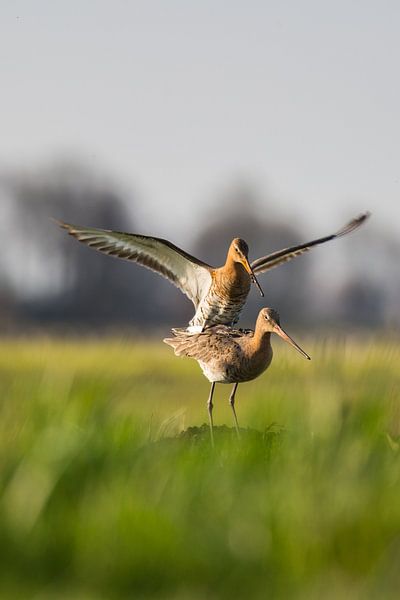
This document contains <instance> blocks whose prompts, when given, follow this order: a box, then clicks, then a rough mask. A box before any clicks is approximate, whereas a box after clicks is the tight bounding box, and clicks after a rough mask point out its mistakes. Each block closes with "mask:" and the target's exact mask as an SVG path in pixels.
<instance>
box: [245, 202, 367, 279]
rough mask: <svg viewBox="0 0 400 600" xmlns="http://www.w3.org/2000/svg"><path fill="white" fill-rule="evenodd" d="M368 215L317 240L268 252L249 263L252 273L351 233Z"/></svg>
mask: <svg viewBox="0 0 400 600" xmlns="http://www.w3.org/2000/svg"><path fill="white" fill-rule="evenodd" d="M369 216H370V213H369V212H365V213H363V214H362V215H360V216H359V217H357V218H355V219H353V220H352V221H350V222H349V223H347V225H345V226H344V227H342V229H339V231H337V232H336V233H332V234H331V235H327V236H325V237H322V238H318V239H317V240H312V241H311V242H306V243H305V244H300V245H299V246H291V247H290V248H284V249H283V250H278V251H277V252H273V253H272V254H268V256H263V257H262V258H258V259H257V260H255V261H253V262H252V263H251V268H252V269H253V271H254V273H256V275H258V274H259V273H264V272H265V271H269V270H270V269H273V268H274V267H277V266H279V265H281V264H282V263H285V262H287V261H289V260H292V258H295V257H296V256H300V255H301V254H304V252H308V250H311V248H313V247H314V246H319V245H320V244H324V243H325V242H330V241H331V240H334V239H336V238H339V237H343V236H344V235H347V234H348V233H351V232H352V231H354V230H355V229H357V228H358V227H360V225H362V224H363V223H364V222H365V221H366V220H367V219H368V217H369Z"/></svg>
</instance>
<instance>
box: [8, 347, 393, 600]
mask: <svg viewBox="0 0 400 600" xmlns="http://www.w3.org/2000/svg"><path fill="white" fill-rule="evenodd" d="M299 341H300V340H299ZM301 341H302V343H303V340H301ZM303 345H304V347H305V349H306V350H307V351H309V352H310V354H311V355H312V358H313V360H312V362H311V363H308V362H307V361H305V360H302V358H301V357H299V355H297V354H296V352H294V351H292V350H291V349H290V348H286V347H285V346H284V345H283V344H282V343H280V341H275V344H274V347H275V357H274V360H273V362H272V366H271V367H270V369H269V370H268V371H267V373H266V374H264V375H263V376H262V377H260V378H259V379H258V380H256V381H255V382H252V383H248V384H244V385H242V386H240V387H239V390H238V395H237V411H238V417H239V421H240V424H241V426H242V427H245V428H247V427H249V428H252V430H257V431H258V432H259V433H257V431H249V432H248V433H247V435H246V434H244V435H243V436H242V439H241V440H240V442H238V440H237V439H236V437H235V435H234V432H233V430H228V431H227V430H226V428H225V429H224V428H222V427H220V429H219V430H217V432H216V433H217V434H218V435H217V436H216V448H215V450H214V451H212V449H211V447H210V444H209V436H208V432H207V431H205V432H204V431H203V429H197V430H189V432H187V433H186V434H185V435H184V436H181V437H175V438H173V436H177V434H179V432H180V431H182V430H184V429H186V428H187V427H189V426H193V427H195V426H197V427H198V426H200V425H201V424H202V423H204V422H205V421H206V420H207V412H206V399H207V394H208V387H209V384H208V382H207V381H206V380H205V379H204V377H203V376H202V374H201V373H200V371H199V368H198V366H197V365H196V363H195V362H194V361H190V360H184V359H177V358H175V357H174V356H173V353H172V352H171V351H170V349H168V348H166V347H163V345H162V343H154V344H153V343H149V342H140V343H139V342H137V343H129V342H122V341H118V340H102V341H96V342H95V341H93V342H88V341H81V342H78V341H76V342H62V341H57V340H41V341H39V340H30V341H29V340H28V341H22V340H19V341H7V340H3V341H0V392H1V394H0V398H1V409H0V410H1V414H0V466H1V469H0V473H1V498H0V539H1V550H0V551H1V557H0V558H1V560H0V593H1V597H2V598H24V599H26V598H35V599H39V600H41V599H43V600H48V599H53V598H57V599H58V598H61V599H77V600H80V599H88V600H89V599H95V598H96V599H97V598H99V599H103V598H145V597H155V598H177V599H204V598H211V599H212V598H241V597H249V598H269V597H270V598H304V599H306V598H307V599H308V598H328V599H329V598H363V599H364V598H398V596H399V590H400V571H399V562H400V449H399V443H398V439H399V434H400V345H398V344H396V343H395V342H386V343H384V342H381V343H375V342H370V343H366V344H365V343H364V344H362V343H357V342H351V343H347V344H344V343H343V342H340V343H339V342H336V343H335V342H333V341H331V342H325V343H314V344H313V343H308V344H307V343H303ZM229 389H230V388H229V387H228V386H222V385H221V386H217V392H216V402H215V409H214V414H215V423H216V425H217V426H218V425H219V426H221V425H222V424H226V425H228V426H229V427H230V426H231V425H232V419H231V414H230V408H229V405H228V402H227V400H228V395H229ZM191 431H192V432H194V433H196V435H190V433H191Z"/></svg>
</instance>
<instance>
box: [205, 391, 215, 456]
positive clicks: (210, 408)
mask: <svg viewBox="0 0 400 600" xmlns="http://www.w3.org/2000/svg"><path fill="white" fill-rule="evenodd" d="M214 388H215V381H213V382H212V384H211V390H210V395H209V396H208V401H207V407H208V418H209V420H210V433H211V446H212V447H213V448H214V424H213V417H212V411H213V406H214V405H213V402H212V398H213V394H214Z"/></svg>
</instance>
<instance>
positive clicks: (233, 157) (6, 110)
mask: <svg viewBox="0 0 400 600" xmlns="http://www.w3.org/2000/svg"><path fill="white" fill-rule="evenodd" d="M399 32H400V3H399V2H398V1H396V0H393V1H389V0H388V1H385V0H379V1H368V0H362V1H361V0H360V1H351V0H346V1H342V0H335V1H334V2H320V1H317V0H316V1H302V0H293V1H285V0H279V2H278V1H275V2H268V1H265V0H264V1H253V0H246V1H244V0H243V1H240V2H235V1H234V0H229V1H218V0H213V1H212V2H211V1H209V0H201V1H200V0H198V1H197V2H196V1H189V0H186V1H178V0H164V1H160V0H156V1H151V0H147V1H143V2H137V1H134V0H132V1H128V0H126V1H121V0H110V1H107V2H104V1H92V2H90V1H85V0H79V1H75V0H69V1H68V2H66V1H65V2H57V1H54V0H51V1H50V0H48V1H41V0H35V1H33V0H31V1H18V0H13V1H7V0H2V2H1V7H0V67H1V68H0V78H1V79H0V81H1V95H0V106H1V109H2V110H1V113H0V114H1V116H0V119H1V121H0V167H8V166H21V165H23V166H27V167H29V166H35V165H38V166H39V165H41V164H42V163H45V162H46V161H50V160H53V159H57V157H60V156H64V155H75V154H77V155H78V156H80V157H81V158H83V159H84V160H85V161H87V162H88V163H89V164H92V165H93V166H95V167H99V168H101V169H103V168H104V169H105V170H106V171H108V172H109V173H110V174H111V175H112V176H113V177H114V178H115V179H116V180H117V181H121V182H122V184H123V185H124V186H125V187H126V188H127V189H128V190H132V191H136V192H137V193H138V194H139V197H140V198H141V199H142V202H143V204H142V208H141V215H142V217H148V218H150V217H152V218H154V233H155V234H158V235H161V234H164V235H167V234H168V233H170V232H172V230H173V228H174V223H176V222H177V223H178V224H179V227H178V229H179V230H180V231H181V232H183V229H184V228H185V227H187V229H188V230H189V231H190V224H191V223H195V222H196V221H197V219H198V216H199V212H200V210H201V208H202V206H204V204H208V203H210V202H211V200H212V199H213V198H215V197H216V196H218V194H221V193H222V192H223V191H224V190H225V189H226V187H227V186H229V185H232V184H234V183H235V182H237V181H240V180H242V179H244V180H247V181H250V182H254V183H255V185H256V186H258V188H259V189H260V191H261V192H263V193H265V194H267V193H271V194H272V196H273V197H274V198H276V199H277V204H278V205H279V207H280V208H282V209H283V210H285V211H286V212H288V213H289V214H291V215H293V217H294V218H296V219H298V218H301V220H302V221H303V223H304V222H305V223H307V222H308V221H309V229H310V232H311V230H312V231H313V232H314V233H325V232H326V230H328V231H329V230H330V229H331V228H332V226H334V227H336V226H337V225H340V224H342V223H341V222H342V220H343V219H346V218H347V217H349V216H352V215H353V213H357V212H359V211H361V210H363V209H364V208H369V209H370V210H372V211H373V212H374V217H375V223H376V224H377V225H379V224H384V225H385V224H386V225H388V226H389V227H390V228H392V230H393V231H394V232H396V231H397V232H400V172H399V171H400V119H399V107H400V81H399V78H400V75H399V73H400V68H399V65H400V33H399ZM278 199H279V202H278ZM325 223H326V225H325ZM322 227H323V231H320V229H321V228H322ZM316 228H318V231H316ZM175 237H176V236H175Z"/></svg>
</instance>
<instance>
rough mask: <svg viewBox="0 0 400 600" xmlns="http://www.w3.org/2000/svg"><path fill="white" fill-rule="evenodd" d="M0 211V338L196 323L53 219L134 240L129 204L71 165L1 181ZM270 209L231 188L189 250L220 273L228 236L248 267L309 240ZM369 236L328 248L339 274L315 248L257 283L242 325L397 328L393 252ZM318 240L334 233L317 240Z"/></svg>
mask: <svg viewBox="0 0 400 600" xmlns="http://www.w3.org/2000/svg"><path fill="white" fill-rule="evenodd" d="M0 203H1V204H0V217H1V219H0V229H1V236H2V241H3V251H2V253H1V255H0V330H1V331H17V330H19V331H26V330H28V331H29V330H32V329H34V328H48V329H49V328H58V327H62V328H64V329H65V328H70V329H71V330H73V331H80V332H84V331H91V330H102V331H106V330H109V328H110V327H114V328H122V327H126V326H132V327H135V328H137V329H142V330H143V331H144V330H148V329H149V327H150V328H160V327H168V328H169V327H171V326H179V325H183V324H185V323H186V322H187V321H188V320H189V319H190V317H191V316H192V312H193V309H192V305H191V303H190V302H189V301H188V300H187V298H186V297H185V296H183V294H181V292H180V291H179V290H177V289H176V288H175V287H173V286H172V285H171V284H170V283H169V282H167V281H165V280H163V279H162V278H161V277H160V276H158V275H157V274H155V273H152V272H149V271H147V270H146V269H144V268H142V267H139V266H137V265H135V264H133V263H129V262H128V261H122V260H119V259H113V258H110V257H107V256H104V255H102V254H101V253H99V252H95V251H93V250H91V249H89V248H86V247H85V246H83V245H82V244H79V243H77V242H76V241H75V240H73V239H71V238H70V236H68V235H66V233H65V232H64V231H62V230H60V229H59V228H58V227H57V226H56V225H55V223H54V222H52V221H51V217H56V218H59V219H62V220H65V221H68V222H71V223H76V224H80V225H88V226H94V227H102V228H105V229H115V230H119V231H132V232H138V233H140V231H138V228H137V226H136V223H135V218H134V214H135V211H134V206H132V203H131V201H130V202H129V205H128V203H127V200H126V198H125V197H124V194H122V193H121V192H120V191H119V190H118V186H116V185H115V184H113V183H112V182H110V181H108V180H106V179H104V178H102V177H101V176H100V175H99V174H94V173H92V172H91V171H90V170H89V169H87V168H85V167H84V166H82V165H79V164H69V163H62V164H59V165H53V166H51V167H48V168H47V169H44V170H43V171H41V172H38V173H35V174H32V173H21V172H11V173H10V172H8V173H3V174H2V175H0ZM271 204H272V203H268V202H267V201H263V202H262V204H261V206H262V208H263V210H260V201H259V199H258V198H257V196H256V194H255V192H254V190H252V189H251V188H250V187H248V186H242V187H238V188H236V189H234V190H232V192H231V193H230V194H228V195H227V197H226V198H224V199H223V201H222V203H219V206H216V207H215V208H214V209H213V208H210V209H209V214H208V215H206V218H205V219H204V224H202V230H201V231H200V232H199V234H198V236H197V238H196V237H195V238H193V241H192V247H185V250H187V251H189V252H191V253H192V254H194V255H195V256H197V257H199V258H201V259H202V260H204V261H206V262H209V263H210V264H212V265H217V266H219V265H221V264H223V262H224V260H225V255H226V251H227V248H228V245H229V243H230V241H231V240H232V238H233V237H237V236H240V237H242V238H244V239H245V240H247V241H248V243H249V246H250V260H252V259H255V258H258V257H259V256H263V255H265V254H267V253H269V252H273V251H274V250H277V249H280V248H283V247H286V246H290V245H293V244H296V243H299V242H303V241H307V240H308V239H309V238H308V237H307V236H305V235H304V233H303V232H302V231H301V230H300V229H299V225H298V224H297V223H287V222H285V220H284V219H282V218H280V217H279V215H276V214H275V212H274V211H273V207H272V205H271ZM128 208H129V209H128ZM226 208H228V209H229V210H228V211H226V210H225V209H226ZM352 216H354V215H348V217H349V218H350V217H352ZM336 225H337V226H340V225H341V223H340V222H339V223H337V224H336ZM333 230H334V228H333ZM333 230H332V231H333ZM372 231H373V229H372V228H368V229H367V228H365V229H362V230H360V231H359V232H358V233H357V234H355V235H354V236H350V237H349V238H345V239H343V240H340V242H334V244H335V248H334V249H333V248H331V251H332V252H335V253H336V252H339V253H342V257H343V253H344V254H345V259H344V261H343V260H342V263H340V261H339V266H338V267H337V269H336V271H334V270H332V269H331V270H330V271H329V272H326V271H324V270H323V269H322V268H321V266H320V265H321V262H319V261H318V260H317V255H318V253H320V254H321V249H316V250H314V251H312V252H311V253H310V254H309V255H308V254H307V255H305V256H303V257H300V258H297V259H294V260H293V261H292V262H290V263H288V264H286V265H283V266H281V267H279V268H277V269H274V270H272V271H271V272H268V273H266V274H264V275H261V277H260V283H261V285H262V287H263V289H264V291H265V298H264V299H262V298H261V297H260V296H259V295H258V293H257V291H256V290H255V289H253V290H252V293H251V294H250V297H249V302H248V304H247V306H246V308H245V311H244V314H243V319H242V321H241V324H242V325H243V326H250V325H252V324H253V323H254V318H255V316H256V314H257V312H258V310H259V308H260V307H261V306H264V305H268V306H273V307H275V308H277V309H278V310H279V312H280V313H281V315H282V317H283V319H284V321H285V323H290V324H293V325H299V326H303V327H304V326H307V327H310V326H311V327H321V326H322V327H342V328H344V327H347V326H348V325H349V324H351V325H353V326H357V327H362V326H365V327H368V328H370V327H381V326H391V325H398V324H399V314H400V312H399V310H398V309H399V292H400V290H399V287H400V284H399V278H398V275H397V271H398V269H397V264H398V260H399V258H400V245H399V244H398V243H397V241H394V240H391V239H389V238H388V237H386V236H384V235H379V234H377V233H371V232H372ZM326 233H331V229H330V228H326V229H324V230H323V231H321V232H320V233H319V234H318V235H316V236H314V237H319V235H324V234H326ZM171 241H173V242H174V243H176V244H177V245H178V246H180V245H181V244H180V243H179V240H177V239H173V240H171ZM183 246H184V244H183ZM339 246H342V247H341V249H340V248H339ZM320 260H322V257H320ZM316 264H318V265H319V269H318V268H317V269H315V265H316ZM343 265H345V267H346V268H345V269H343V268H342V267H343Z"/></svg>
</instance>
